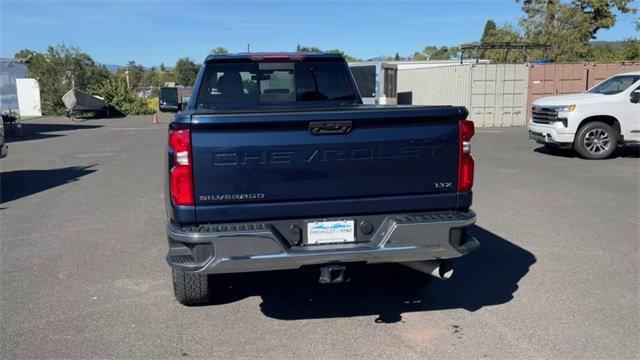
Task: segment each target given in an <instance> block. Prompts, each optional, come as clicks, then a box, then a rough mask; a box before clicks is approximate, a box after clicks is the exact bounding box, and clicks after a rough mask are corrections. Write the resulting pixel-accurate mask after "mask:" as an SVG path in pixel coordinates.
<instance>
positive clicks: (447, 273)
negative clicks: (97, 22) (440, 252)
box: [402, 260, 453, 280]
mask: <svg viewBox="0 0 640 360" xmlns="http://www.w3.org/2000/svg"><path fill="white" fill-rule="evenodd" d="M402 265H404V266H407V267H410V268H412V269H414V270H417V271H420V272H422V273H425V274H429V275H431V276H434V277H437V278H438V279H442V280H447V279H450V278H451V276H453V264H452V263H451V261H449V260H426V261H412V262H407V263H402Z"/></svg>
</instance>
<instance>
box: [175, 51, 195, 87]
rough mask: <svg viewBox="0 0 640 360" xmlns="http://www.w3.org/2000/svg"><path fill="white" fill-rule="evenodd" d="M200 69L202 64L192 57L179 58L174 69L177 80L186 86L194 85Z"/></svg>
mask: <svg viewBox="0 0 640 360" xmlns="http://www.w3.org/2000/svg"><path fill="white" fill-rule="evenodd" d="M198 70H200V66H199V65H198V64H196V63H195V62H194V61H193V60H191V59H190V58H186V57H185V58H181V59H179V60H178V62H177V63H176V66H175V68H174V69H173V71H174V72H175V79H176V82H178V84H180V85H184V86H193V83H194V82H195V80H196V76H197V75H198Z"/></svg>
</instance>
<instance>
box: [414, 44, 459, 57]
mask: <svg viewBox="0 0 640 360" xmlns="http://www.w3.org/2000/svg"><path fill="white" fill-rule="evenodd" d="M411 58H412V59H413V60H449V59H451V53H450V52H449V48H448V47H446V46H441V47H437V46H431V45H430V46H425V47H424V49H422V52H416V53H414V54H413V56H412V57H411Z"/></svg>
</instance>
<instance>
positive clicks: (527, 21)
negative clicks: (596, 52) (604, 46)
mask: <svg viewBox="0 0 640 360" xmlns="http://www.w3.org/2000/svg"><path fill="white" fill-rule="evenodd" d="M516 1H518V2H522V4H523V10H524V12H525V17H524V18H523V19H522V20H521V22H520V23H521V25H522V27H523V29H524V37H525V39H526V40H527V41H529V42H534V43H542V44H548V45H550V46H551V48H550V49H549V50H548V51H546V52H545V51H540V50H536V51H533V52H532V55H533V56H534V57H548V58H550V59H551V60H554V61H580V60H588V59H590V56H591V55H592V48H591V45H590V43H589V41H590V40H591V39H593V38H595V37H596V34H597V33H598V31H600V30H601V29H609V28H611V27H612V26H614V25H615V23H616V13H617V12H619V13H635V11H636V9H634V8H632V7H631V6H630V4H631V2H632V1H631V0H572V1H571V2H562V1H560V0H516ZM638 26H640V23H638Z"/></svg>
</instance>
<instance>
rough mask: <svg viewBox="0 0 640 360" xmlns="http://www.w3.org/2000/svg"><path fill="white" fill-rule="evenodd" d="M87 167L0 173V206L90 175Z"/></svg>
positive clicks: (90, 170)
mask: <svg viewBox="0 0 640 360" xmlns="http://www.w3.org/2000/svg"><path fill="white" fill-rule="evenodd" d="M93 166H94V165H89V166H71V167H66V168H60V169H49V170H15V171H7V172H3V173H0V204H3V203H6V202H9V201H13V200H16V199H20V198H23V197H25V196H29V195H33V194H36V193H39V192H41V191H45V190H48V189H51V188H54V187H56V186H60V185H63V184H66V183H69V182H72V181H77V180H78V179H79V178H80V177H82V176H85V175H87V174H91V173H92V172H95V171H96V170H93V169H90V168H91V167H93Z"/></svg>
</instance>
